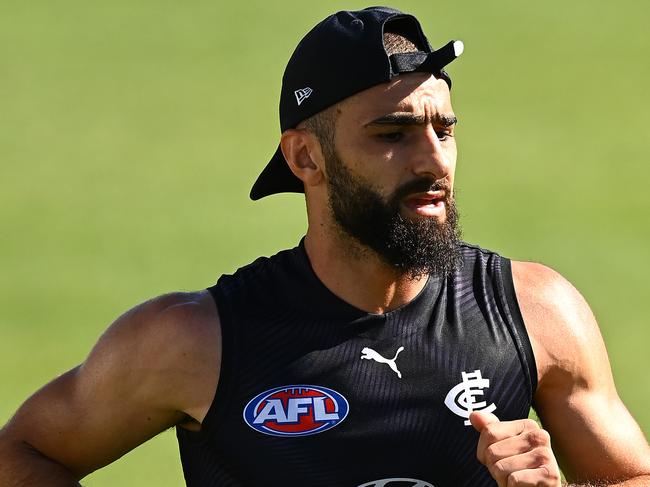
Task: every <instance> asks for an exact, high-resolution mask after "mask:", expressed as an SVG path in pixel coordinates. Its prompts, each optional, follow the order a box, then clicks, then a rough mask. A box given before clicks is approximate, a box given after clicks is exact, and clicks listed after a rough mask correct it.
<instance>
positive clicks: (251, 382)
mask: <svg viewBox="0 0 650 487" xmlns="http://www.w3.org/2000/svg"><path fill="white" fill-rule="evenodd" d="M461 252H462V256H463V263H462V266H461V268H459V270H457V271H456V272H455V273H454V274H453V275H451V276H449V277H446V278H444V279H443V278H435V277H430V278H429V280H428V281H427V284H426V286H425V287H424V289H423V290H422V291H421V292H420V294H419V295H418V296H417V297H416V298H415V299H414V300H413V301H411V302H410V303H408V304H407V305H405V306H403V307H401V308H399V309H396V310H393V311H390V312H388V313H385V314H380V315H377V314H369V313H366V312H364V311H361V310H359V309H357V308H355V307H353V306H351V305H349V304H348V303H346V302H344V301H343V300H341V299H340V298H338V297H337V296H336V295H334V294H333V293H332V292H330V291H329V290H328V289H327V288H326V287H325V286H324V285H323V284H322V282H321V281H320V280H319V279H318V278H317V277H316V275H315V274H314V272H313V270H312V268H311V266H310V263H309V260H308V258H307V255H306V253H305V250H304V247H303V245H302V243H301V245H299V246H298V247H296V248H294V249H291V250H285V251H282V252H280V253H278V254H277V255H275V256H273V257H270V258H260V259H257V260H256V261H255V262H253V263H252V264H250V265H248V266H246V267H243V268H242V269H239V270H238V271H237V272H235V274H233V275H224V276H222V277H221V278H220V279H219V281H218V283H217V284H216V285H215V286H214V287H212V288H210V289H209V290H210V292H211V293H212V295H213V297H214V299H215V301H216V304H217V307H218V310H219V315H220V319H221V327H222V341H223V353H222V364H221V376H220V380H219V386H218V388H217V392H216V395H215V398H214V401H213V403H212V405H211V407H210V409H209V411H208V413H207V415H206V417H205V420H204V422H203V424H202V429H201V431H198V432H191V431H188V430H185V429H182V428H180V427H179V428H177V436H178V441H179V446H180V454H181V460H182V464H183V471H184V474H185V480H186V482H187V485H188V486H189V487H217V486H224V487H225V486H227V487H240V486H246V487H265V486H308V487H339V486H340V487H482V486H491V487H492V486H496V482H495V481H494V480H492V478H491V477H490V475H489V473H488V471H487V469H486V468H485V467H484V466H482V465H481V464H480V463H479V462H478V461H477V460H476V446H477V441H478V436H479V435H478V433H477V432H476V431H475V430H474V428H473V427H472V426H471V425H467V424H466V421H467V417H468V416H469V412H470V411H471V410H487V411H493V412H494V414H496V415H497V416H498V417H499V418H500V419H501V420H514V419H520V418H526V417H527V416H528V411H529V408H530V405H531V400H532V395H533V392H534V390H535V388H536V385H537V374H536V367H535V361H534V357H533V352H532V348H531V345H530V341H529V339H528V335H527V333H526V330H525V327H524V323H523V319H522V317H521V313H520V311H519V307H518V305H517V301H516V297H515V291H514V287H513V282H512V272H511V268H510V261H509V260H508V259H505V258H503V257H501V256H499V255H497V254H495V253H493V252H490V251H487V250H483V249H481V248H479V247H475V246H472V245H468V244H462V245H461ZM360 285H362V284H360Z"/></svg>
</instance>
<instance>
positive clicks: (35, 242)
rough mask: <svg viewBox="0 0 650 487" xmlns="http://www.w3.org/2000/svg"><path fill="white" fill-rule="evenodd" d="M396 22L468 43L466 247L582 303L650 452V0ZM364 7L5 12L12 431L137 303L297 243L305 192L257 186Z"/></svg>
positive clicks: (166, 467) (98, 480)
mask: <svg viewBox="0 0 650 487" xmlns="http://www.w3.org/2000/svg"><path fill="white" fill-rule="evenodd" d="M392 5H394V6H397V7H400V8H402V9H404V10H407V11H410V12H413V13H415V14H417V15H418V16H419V17H420V19H421V21H422V23H423V25H424V28H425V31H426V32H427V33H428V35H429V39H430V40H431V42H432V44H434V45H442V44H444V43H446V42H447V41H448V40H449V39H452V38H460V39H463V40H464V41H465V43H466V52H465V54H464V55H463V57H462V59H461V60H459V61H457V62H455V63H454V64H453V65H451V66H450V68H449V71H450V73H451V74H452V77H453V78H454V92H453V95H454V104H455V109H456V111H457V114H458V116H459V119H460V124H459V127H458V144H459V149H460V154H459V164H458V170H457V185H458V188H459V206H460V210H461V212H462V216H463V221H464V234H465V238H466V239H467V240H468V241H470V242H474V243H479V244H481V245H482V246H484V247H487V248H492V249H495V250H498V251H500V252H501V253H503V254H505V255H507V256H510V257H512V258H517V259H527V260H536V261H541V262H544V263H546V264H548V265H551V266H552V267H554V268H555V269H557V270H559V271H560V272H562V273H563V274H564V275H565V276H567V277H568V278H569V279H570V280H571V281H572V282H573V283H574V284H575V285H576V286H577V287H578V288H579V289H580V290H581V291H582V292H583V293H584V295H585V296H586V297H587V299H588V300H589V302H590V303H591V305H592V307H593V309H594V311H595V313H596V315H597V317H598V319H599V321H600V324H601V327H602V332H603V335H604V337H605V340H606V342H607V345H608V348H609V352H610V358H611V362H612V367H613V371H614V375H615V377H616V380H617V384H618V388H619V392H620V394H621V396H622V397H623V399H624V400H625V402H626V403H627V405H628V407H629V408H630V410H631V411H632V413H633V414H634V416H635V417H636V418H637V419H638V421H639V423H640V424H641V427H642V428H643V430H644V431H645V433H646V434H648V433H649V432H650V408H649V406H650V379H649V378H648V366H649V365H650V359H649V358H648V352H647V350H648V345H649V342H650V331H649V327H648V321H649V320H648V310H647V305H648V302H649V301H650V295H649V289H650V286H649V285H648V270H649V269H650V265H649V263H648V262H649V261H650V246H649V245H648V239H649V237H650V219H649V216H650V215H649V213H650V195H649V194H648V190H647V188H648V185H649V183H650V161H649V158H648V155H647V153H648V149H649V146H650V137H649V136H650V133H649V132H650V129H649V128H648V127H649V126H650V100H649V95H648V87H649V86H650V62H649V58H650V55H649V53H650V34H648V29H647V18H648V13H650V12H649V9H648V6H647V3H646V2H644V1H642V0H638V1H635V0H621V1H618V2H588V1H586V0H579V1H573V2H564V1H559V0H549V1H546V2H536V3H534V2H521V1H515V0H508V1H505V0H503V1H494V2H424V1H416V0H412V1H407V0H396V1H394V2H393V3H392ZM363 6H366V4H362V3H360V2H358V1H350V2H345V3H344V2H341V1H331V2H304V1H282V2H269V1H259V0H248V1H246V2H228V3H224V2H221V1H218V0H213V1H209V2H208V1H188V2H169V1H160V0H158V1H151V0H141V1H133V0H113V1H111V2H82V1H78V0H74V1H73V0H61V1H49V0H48V1H46V0H32V1H30V2H25V1H20V0H2V1H0V422H4V421H6V420H7V419H8V418H9V417H10V415H11V414H12V412H13V411H14V410H15V409H16V408H17V407H18V405H19V404H20V402H21V401H22V400H23V399H24V398H25V397H26V396H28V395H29V394H30V393H31V392H32V391H33V390H35V389H36V388H37V387H39V386H40V385H41V384H43V383H45V382H46V381H48V380H49V379H51V378H52V377H54V376H56V375H57V374H59V373H61V372H63V371H65V370H66V369H68V368H70V367H72V366H74V365H76V364H77V363H79V362H80V361H82V360H83V359H84V357H85V355H86V353H87V351H88V350H89V349H90V347H91V346H92V345H93V343H94V342H95V340H96V338H97V337H98V336H99V335H100V334H101V332H102V330H103V329H104V328H105V327H106V326H107V325H108V324H109V323H110V322H111V321H112V320H113V319H114V318H115V317H116V316H117V315H119V314H120V313H121V312H122V311H124V310H125V309H128V308H129V307H131V306H133V305H135V304H136V303H138V302H140V301H142V300H144V299H147V298H148V297H151V296H154V295H157V294H160V293H163V292H167V291H171V290H177V289H180V290H191V289H197V288H203V287H206V286H209V285H211V284H212V283H213V282H214V281H215V280H216V278H217V277H218V276H219V275H220V274H221V273H224V272H231V271H233V270H235V269H236V268H237V267H239V266H241V265H243V264H246V263H248V262H249V261H251V260H252V259H254V258H255V257H256V256H258V255H269V254H272V253H274V252H275V251H276V250H277V249H280V248H283V247H286V246H292V245H294V244H295V243H296V242H297V241H298V240H299V238H300V236H301V235H302V233H303V232H304V231H305V217H304V209H303V202H302V199H301V197H300V196H297V195H279V196H275V197H272V198H268V199H266V200H263V201H261V202H257V203H253V202H250V201H249V200H248V198H247V194H248V189H249V187H250V184H251V183H252V181H253V180H254V178H255V176H256V174H257V173H258V172H259V170H260V169H261V168H262V166H263V164H264V163H265V162H266V161H267V159H268V157H269V156H270V155H271V153H272V152H273V150H274V148H275V146H276V144H277V140H278V134H279V127H278V121H277V101H278V95H279V88H280V79H281V75H282V71H283V69H284V65H285V63H286V61H287V59H288V57H289V55H290V54H291V52H292V50H293V47H294V46H295V44H296V42H297V41H298V40H299V39H300V37H301V36H302V35H303V34H304V32H305V31H306V30H307V29H308V28H310V27H311V26H312V25H314V24H315V23H316V22H317V21H318V20H320V19H321V18H322V17H324V16H325V15H327V14H328V13H330V12H332V11H334V10H338V9H341V8H360V7H363ZM177 457H178V453H177V447H176V444H175V438H174V435H173V433H172V432H165V433H162V434H161V435H159V436H158V437H157V438H156V439H154V440H153V441H151V442H149V443H147V444H146V445H144V446H142V447H141V448H139V449H137V450H136V451H134V452H133V453H131V454H129V455H127V456H126V457H124V458H123V459H121V460H120V461H118V462H116V463H115V464H113V465H111V466H110V467H108V468H106V469H104V470H102V471H99V472H97V473H95V474H93V475H91V476H89V477H88V478H87V479H86V481H85V484H86V485H88V486H93V487H104V486H143V485H145V486H160V487H164V486H177V485H182V473H181V470H180V466H179V462H178V459H177ZM432 460H433V461H435V459H432Z"/></svg>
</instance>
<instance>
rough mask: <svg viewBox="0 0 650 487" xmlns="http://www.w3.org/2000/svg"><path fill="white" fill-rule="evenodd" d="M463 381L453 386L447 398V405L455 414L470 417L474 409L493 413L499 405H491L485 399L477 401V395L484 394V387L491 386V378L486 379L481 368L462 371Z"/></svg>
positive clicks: (468, 423)
mask: <svg viewBox="0 0 650 487" xmlns="http://www.w3.org/2000/svg"><path fill="white" fill-rule="evenodd" d="M461 374H462V378H463V381H462V382H461V383H460V384H458V385H457V386H455V387H453V388H452V389H451V390H450V391H449V393H447V397H446V398H445V405H446V406H447V407H448V408H449V409H450V410H451V412H453V413H454V414H456V415H458V416H460V417H461V418H469V415H470V414H471V413H472V411H485V412H486V413H491V412H492V411H494V410H495V409H496V408H497V407H496V406H495V405H494V403H492V404H490V405H489V406H488V405H487V403H486V402H485V401H478V402H477V401H476V396H482V395H483V389H486V388H488V387H490V379H484V378H483V377H482V376H481V371H480V370H475V371H474V372H462V373H461ZM470 425H471V423H470V422H469V419H466V420H465V426H470Z"/></svg>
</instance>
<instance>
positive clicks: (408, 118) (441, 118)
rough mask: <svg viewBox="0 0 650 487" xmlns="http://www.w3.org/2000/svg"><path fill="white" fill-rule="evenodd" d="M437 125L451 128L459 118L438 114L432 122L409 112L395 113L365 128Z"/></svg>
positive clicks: (376, 120) (384, 116)
mask: <svg viewBox="0 0 650 487" xmlns="http://www.w3.org/2000/svg"><path fill="white" fill-rule="evenodd" d="M428 122H429V123H435V124H439V125H442V126H444V127H451V126H452V125H454V124H456V123H458V118H456V116H455V115H444V114H440V113H439V114H436V115H434V116H433V117H431V119H430V120H427V117H425V116H424V115H416V114H414V113H409V112H395V113H388V114H386V115H383V116H381V117H379V118H376V119H374V120H372V121H371V122H369V123H367V124H366V125H365V126H366V127H370V126H372V125H425V124H426V123H428Z"/></svg>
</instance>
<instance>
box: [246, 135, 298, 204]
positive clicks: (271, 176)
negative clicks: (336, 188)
mask: <svg viewBox="0 0 650 487" xmlns="http://www.w3.org/2000/svg"><path fill="white" fill-rule="evenodd" d="M304 192H305V187H304V185H303V183H302V181H301V180H300V179H298V178H297V177H296V176H294V175H293V173H292V172H291V169H289V165H288V164H287V161H286V160H285V159H284V155H283V154H282V149H280V146H279V145H278V148H277V150H276V151H275V154H273V157H272V158H271V160H270V161H269V163H268V164H267V165H266V167H265V168H264V170H263V171H262V173H261V174H260V175H259V176H258V178H257V181H255V184H253V187H252V188H251V192H250V198H251V199H252V200H254V201H255V200H259V199H260V198H264V197H265V196H269V195H271V194H275V193H304Z"/></svg>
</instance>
